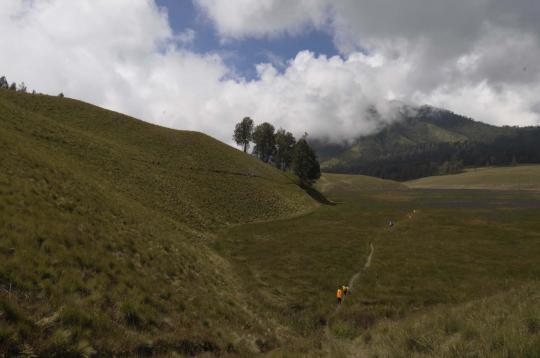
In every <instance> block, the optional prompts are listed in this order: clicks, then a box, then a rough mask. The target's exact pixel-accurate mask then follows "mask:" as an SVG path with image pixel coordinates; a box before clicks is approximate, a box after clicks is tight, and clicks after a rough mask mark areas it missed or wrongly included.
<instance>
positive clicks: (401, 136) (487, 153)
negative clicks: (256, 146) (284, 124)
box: [312, 106, 540, 180]
mask: <svg viewBox="0 0 540 358" xmlns="http://www.w3.org/2000/svg"><path fill="white" fill-rule="evenodd" d="M406 109H407V110H403V111H402V113H401V120H399V121H396V122H393V123H391V124H387V125H384V126H383V127H382V129H381V130H380V131H379V132H378V133H376V134H372V135H368V136H362V137H359V138H357V139H355V140H353V141H352V142H351V143H344V144H331V143H325V142H322V141H317V140H314V141H313V142H312V144H313V146H314V147H315V149H316V151H317V154H318V155H319V157H320V159H321V168H322V169H323V170H324V171H326V172H336V173H348V174H364V175H370V176H376V177H381V178H387V179H394V180H408V179H416V178H420V177H425V176H431V175H439V174H453V173H457V172H459V171H460V170H461V169H462V168H463V167H470V166H483V165H508V164H511V163H540V154H539V153H540V128H538V127H526V128H518V127H509V126H504V127H497V126H492V125H489V124H485V123H482V122H478V121H474V120H473V119H471V118H467V117H464V116H461V115H458V114H455V113H453V112H450V111H447V110H443V109H438V108H433V107H429V106H423V107H420V108H413V109H410V108H406ZM379 121H380V122H381V123H383V121H382V120H381V118H379Z"/></svg>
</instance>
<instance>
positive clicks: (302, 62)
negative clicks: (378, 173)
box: [0, 0, 540, 142]
mask: <svg viewBox="0 0 540 358" xmlns="http://www.w3.org/2000/svg"><path fill="white" fill-rule="evenodd" d="M198 1H199V6H200V7H201V8H203V9H206V10H204V11H205V12H206V14H207V15H208V16H209V17H210V18H211V19H212V21H214V22H215V24H216V28H217V29H218V30H219V31H220V33H221V34H223V37H224V39H227V40H228V41H234V39H235V38H243V37H248V36H255V37H260V36H280V34H283V33H285V32H287V33H290V34H294V33H297V32H300V31H304V30H305V29H306V28H309V27H316V28H322V27H328V28H331V29H333V30H332V31H333V34H334V37H335V39H336V44H338V45H339V46H340V48H341V49H342V51H343V55H342V56H335V57H330V58H328V57H325V56H317V55H315V54H313V53H311V52H309V51H301V52H299V53H298V54H297V55H296V56H295V58H293V59H290V60H288V61H285V62H283V61H281V59H277V58H275V60H276V61H275V62H276V64H278V63H279V65H276V66H278V69H279V70H278V69H277V68H276V67H274V65H272V64H269V63H267V64H260V65H259V66H258V67H257V71H258V73H259V76H260V77H259V78H257V79H256V80H253V81H246V80H244V79H241V78H238V77H237V76H235V74H234V73H233V72H232V70H231V69H230V68H228V67H227V66H226V65H225V64H224V62H223V59H222V57H221V56H220V55H217V54H206V55H201V54H196V53H193V52H191V51H190V50H189V46H187V45H189V44H190V43H191V42H192V41H194V40H195V41H196V34H195V32H193V30H190V29H186V30H185V31H184V32H182V33H181V34H176V35H175V34H173V32H172V30H171V28H170V26H169V23H168V18H167V14H166V13H165V12H163V11H162V10H160V9H159V8H158V7H157V6H156V5H155V3H154V2H153V1H151V0H136V1H134V0H115V1H106V0H80V1H77V2H74V1H72V0H33V1H21V0H4V1H2V4H1V5H0V43H1V44H2V52H3V53H5V54H9V56H1V57H0V72H2V73H3V74H6V75H7V76H8V79H10V80H17V81H25V82H26V83H27V84H28V85H29V87H30V88H36V89H37V90H39V91H43V92H47V93H52V94H56V93H59V92H60V91H63V92H65V93H66V95H68V96H72V97H75V98H80V99H83V100H86V101H89V102H92V103H95V104H97V105H101V106H105V107H107V108H110V109H114V110H118V111H121V112H125V113H128V114H131V115H134V116H137V117H139V118H142V119H145V120H147V121H151V122H154V123H158V124H161V125H165V126H168V127H173V128H178V129H191V130H200V131H203V132H206V133H208V134H211V135H213V136H216V137H217V138H219V139H221V140H224V141H226V142H230V138H231V131H232V128H233V127H234V123H235V122H236V121H238V120H239V119H240V118H242V117H244V116H246V115H249V116H252V117H253V118H254V119H255V120H256V121H258V122H262V121H269V122H272V123H274V124H275V125H276V126H278V127H279V126H282V127H284V128H287V129H289V130H293V131H294V132H295V133H296V134H297V135H299V134H302V133H303V132H304V131H308V132H309V133H310V134H311V135H313V136H327V137H330V138H331V139H335V140H341V139H350V138H352V137H354V136H357V135H359V134H365V133H369V132H372V131H374V130H376V129H377V128H378V126H379V125H380V124H379V123H378V122H377V121H374V120H373V119H372V118H370V117H369V116H367V115H366V110H367V109H368V108H370V106H373V105H375V106H376V107H377V108H378V109H379V111H381V112H382V114H383V115H385V116H386V117H387V118H388V120H393V119H394V113H395V112H394V110H393V107H392V102H389V101H390V100H398V101H403V102H413V103H419V104H423V103H424V102H427V103H430V104H433V105H437V106H440V107H448V108H450V109H452V110H454V111H456V112H461V113H464V114H466V115H470V116H473V117H475V118H478V119H481V120H484V121H486V122H490V123H497V124H503V123H505V124H524V125H525V124H533V123H537V121H538V108H540V104H539V100H538V97H537V96H536V94H537V93H539V92H538V90H539V89H540V85H539V84H540V75H539V74H540V68H539V66H540V65H538V63H539V62H538V61H536V59H537V58H539V56H540V47H539V44H540V41H539V39H538V37H539V36H538V34H537V33H535V32H534V31H533V29H536V28H537V27H536V26H537V25H536V24H532V23H530V24H529V23H528V25H527V26H522V27H519V26H517V25H516V24H515V22H512V21H510V20H508V19H507V18H505V19H504V21H503V20H500V19H498V17H497V16H495V15H494V14H495V12H494V14H493V15H490V17H489V19H488V20H489V21H488V20H486V21H481V19H482V17H481V16H480V18H478V17H474V16H472V15H471V16H469V15H467V16H464V18H461V17H460V16H458V15H459V13H456V12H455V11H456V10H455V9H454V10H453V11H454V12H450V13H449V15H451V16H454V17H456V21H457V20H459V21H458V22H457V23H456V26H458V25H459V26H460V27H461V29H459V30H456V33H455V34H447V33H446V32H448V31H450V30H451V29H452V28H453V27H452V26H451V22H450V21H449V20H444V21H443V20H441V26H442V29H439V30H436V31H435V32H434V33H433V34H432V31H431V30H433V29H432V27H436V25H437V24H438V22H439V20H438V19H437V16H438V15H440V14H438V12H437V9H436V8H435V7H432V6H428V7H427V9H424V10H422V9H418V11H420V13H419V14H420V15H421V16H425V17H429V19H428V20H429V21H428V20H426V22H425V23H424V24H423V25H422V26H421V28H420V30H416V29H415V28H414V26H413V25H412V24H410V23H408V22H412V21H414V19H415V16H414V14H415V11H414V9H405V8H403V9H399V10H400V11H401V12H402V13H403V18H404V19H400V17H399V16H397V15H395V14H392V15H391V16H389V17H388V16H387V17H385V13H384V12H383V11H379V9H378V8H377V7H376V6H367V5H369V3H370V2H369V1H358V2H357V1H350V2H349V1H341V2H339V1H336V2H332V4H334V5H332V6H330V5H329V3H328V2H327V0H317V1H307V0H305V1H299V2H291V1H284V0H261V1H247V0H238V1H235V2H230V1H218V0H198ZM463 1H465V0H463ZM493 1H494V0H482V1H480V2H478V3H479V4H484V3H489V4H491V3H493ZM522 1H526V0H522ZM386 3H388V4H390V2H389V1H386ZM392 3H393V2H392ZM424 3H425V2H423V1H421V0H410V1H409V4H412V5H411V6H416V7H417V8H418V7H421V6H420V5H422V4H424ZM357 4H358V5H357ZM361 4H364V5H365V7H362V6H360V5H361ZM534 5H535V3H531V6H534ZM388 6H390V5H388ZM464 6H465V5H464ZM478 6H480V5H478ZM442 9H443V10H444V11H448V12H449V11H451V9H450V8H449V7H448V6H443V7H442ZM480 10H481V9H480ZM480 10H478V9H476V10H475V9H474V8H468V7H467V8H465V9H462V10H460V11H470V12H471V14H473V15H474V14H479V13H481V11H480ZM490 11H491V10H490ZM492 11H494V10H492ZM370 16H372V17H374V18H377V19H378V20H377V21H375V20H370V21H368V20H369V19H368V18H369V17H370ZM431 17H434V18H431ZM439 17H440V16H439ZM469 18H470V19H473V18H474V19H475V20H476V21H478V23H480V25H478V26H477V25H476V24H469V22H470V21H472V20H468V19H469ZM392 21H394V22H399V21H404V22H405V24H403V25H400V24H399V23H398V24H393V23H391V22H392ZM416 21H419V20H418V19H417V20H416ZM359 22H362V24H359ZM378 22H380V24H379V23H378ZM392 26H394V27H393V30H392ZM466 29H469V30H466ZM465 30H466V31H465ZM463 31H465V32H467V33H470V34H474V36H472V35H471V37H470V38H469V37H464V39H462V42H463V43H460V42H459V41H458V38H459V37H460V36H462V35H463V33H462V32H463ZM430 36H431V37H430ZM444 41H446V42H444ZM359 46H361V47H366V48H369V49H370V50H369V52H367V53H368V54H365V53H362V52H359V51H358V49H359ZM508 54H511V55H508ZM278 60H279V61H278Z"/></svg>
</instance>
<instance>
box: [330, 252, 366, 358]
mask: <svg viewBox="0 0 540 358" xmlns="http://www.w3.org/2000/svg"><path fill="white" fill-rule="evenodd" d="M369 248H370V251H369V255H368V257H367V258H366V262H365V263H364V266H363V267H362V269H361V270H360V271H358V272H357V273H355V274H354V275H353V276H352V277H351V278H350V279H349V283H348V286H349V290H350V291H351V292H353V287H354V283H355V282H356V280H357V279H358V278H359V277H360V276H361V275H362V273H364V272H365V271H366V270H367V269H368V268H369V267H370V266H371V258H372V257H373V253H374V252H375V246H373V243H372V242H370V243H369ZM345 299H346V298H345V296H344V297H343V302H345ZM340 309H341V305H337V306H336V308H335V309H334V311H333V312H332V314H331V315H330V316H329V317H328V320H327V321H326V326H325V327H324V335H325V336H326V341H327V342H328V343H329V345H330V346H333V345H334V337H333V336H332V332H331V331H330V320H331V319H332V318H333V317H334V316H335V315H336V314H337V313H338V312H339V310H340ZM330 346H328V347H327V353H328V356H332V348H331V347H330Z"/></svg>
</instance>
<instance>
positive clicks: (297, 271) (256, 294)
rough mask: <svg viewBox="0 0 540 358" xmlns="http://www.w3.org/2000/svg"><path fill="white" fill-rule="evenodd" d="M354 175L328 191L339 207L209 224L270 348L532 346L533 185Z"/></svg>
mask: <svg viewBox="0 0 540 358" xmlns="http://www.w3.org/2000/svg"><path fill="white" fill-rule="evenodd" d="M340 179H341V180H342V179H343V178H340ZM327 184H328V183H327ZM358 184H360V183H358V182H355V183H354V187H351V186H347V185H341V186H340V187H339V189H337V188H334V189H333V191H332V192H331V193H329V198H330V199H331V200H334V201H336V202H340V204H338V205H335V206H323V207H321V208H319V209H317V210H316V211H314V212H312V213H310V214H307V215H304V216H301V217H297V218H294V219H290V220H281V221H274V222H268V223H260V224H250V225H242V226H238V227H234V228H230V229H226V230H223V231H220V232H217V234H216V239H215V241H214V244H213V245H214V247H215V248H216V249H217V250H218V252H219V253H221V254H222V255H224V256H225V257H226V258H227V259H229V260H231V262H233V267H234V270H235V271H236V272H237V273H238V274H239V275H240V276H241V277H242V278H243V282H244V283H245V286H244V289H245V292H246V294H248V295H249V297H250V302H251V305H252V306H253V307H252V309H253V310H255V311H258V312H260V313H261V314H262V315H267V316H269V317H268V318H269V319H272V320H274V321H275V322H276V324H277V325H278V326H281V327H283V329H282V330H281V331H280V332H278V334H277V335H276V341H275V342H262V344H263V345H265V347H266V350H267V351H268V354H269V355H270V356H291V355H292V356H297V355H305V356H314V355H321V356H324V355H327V354H328V352H329V351H328V350H329V349H330V353H331V354H330V355H331V356H366V357H376V356H379V357H386V356H388V357H396V356H397V357H399V356H402V357H409V356H433V357H441V356H449V357H450V356H460V357H461V356H480V357H491V356H530V357H533V356H538V355H539V354H540V309H539V307H540V305H539V303H540V301H539V300H540V284H539V282H538V279H539V278H540V266H539V265H538V259H539V258H540V220H538V218H540V193H536V192H522V191H500V190H499V191H487V190H440V189H438V190H407V189H403V188H402V187H400V186H396V187H395V188H394V189H388V188H387V189H386V190H384V191H383V190H369V187H368V188H365V190H358ZM389 220H392V221H394V222H395V225H394V226H392V227H390V226H389V225H388V222H389ZM370 243H373V245H374V247H375V254H374V255H373V257H372V261H371V266H370V267H369V268H368V269H366V270H365V271H363V272H362V274H361V275H360V276H359V277H358V280H357V281H356V282H355V284H354V285H355V287H354V290H353V293H352V295H351V296H350V297H348V298H347V300H346V301H345V302H344V305H343V306H342V307H341V309H340V310H338V311H337V312H335V314H334V309H335V292H336V289H337V287H338V286H339V285H342V284H345V283H347V282H348V280H349V279H350V278H351V277H352V276H353V275H354V274H355V273H356V272H359V271H360V270H362V267H363V266H364V265H365V261H366V257H367V255H368V253H369V251H370V249H369V244H370ZM518 303H519V304H518ZM326 327H329V330H330V332H331V340H332V342H328V340H329V339H328V337H327V336H325V333H324V332H325V328H326Z"/></svg>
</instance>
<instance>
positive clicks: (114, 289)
mask: <svg viewBox="0 0 540 358" xmlns="http://www.w3.org/2000/svg"><path fill="white" fill-rule="evenodd" d="M0 153H1V155H0V167H1V168H2V170H1V171H0V215H1V220H0V238H1V239H0V355H3V354H5V355H7V356H13V355H20V354H26V355H32V354H37V355H40V356H54V355H57V356H81V355H85V354H86V355H89V354H91V353H92V352H94V351H99V352H100V354H104V355H113V354H125V355H133V354H141V355H149V354H158V355H159V354H163V355H167V352H169V351H176V352H179V353H182V354H186V355H192V354H198V353H202V352H206V351H208V352H213V353H221V354H223V353H226V352H227V351H230V352H244V351H247V352H249V351H252V350H254V349H257V345H256V344H255V343H254V342H255V341H256V340H258V341H259V342H265V341H266V340H271V337H269V336H268V335H269V333H268V332H267V328H268V327H272V322H271V321H265V320H263V319H261V318H260V317H259V315H258V314H257V313H256V312H253V305H252V306H249V305H248V299H249V297H247V296H246V295H245V294H243V292H245V287H243V286H242V282H241V281H240V280H239V279H238V278H237V276H236V274H235V273H234V271H233V270H232V269H231V268H230V267H229V264H228V263H227V262H226V261H225V260H223V259H222V258H221V257H220V256H218V255H216V254H215V253H214V252H213V251H212V250H211V249H209V248H208V247H207V245H206V244H205V242H206V240H207V236H208V235H209V234H208V232H209V231H208V229H209V228H212V227H217V226H225V225H227V224H237V223H245V222H251V221H261V220H269V219H275V218H279V217H285V216H291V215H295V214H298V213H301V212H305V211H308V210H311V209H313V208H315V207H316V205H317V204H316V203H315V202H314V201H313V200H312V199H311V198H310V197H309V196H307V195H306V194H305V193H304V192H303V191H302V190H300V189H299V188H298V186H297V185H295V183H294V181H293V180H292V179H291V178H289V177H287V176H286V175H284V174H283V173H281V172H279V171H277V170H275V169H274V168H272V167H270V166H267V165H265V164H263V163H261V162H259V161H258V160H256V159H254V158H252V157H250V156H248V155H245V154H244V153H241V152H240V151H238V150H235V149H234V148H230V147H229V146H227V145H224V144H222V143H220V142H218V141H216V140H214V139H212V138H210V137H208V136H206V135H203V134H200V133H194V132H182V131H175V130H170V129H166V128H161V127H158V126H154V125H150V124H147V123H144V122H141V121H138V120H136V119H133V118H129V117H126V116H123V115H120V114H118V113H115V112H111V111H106V110H103V109H101V108H98V107H95V106H91V105H88V104H85V103H82V102H79V101H75V100H70V99H64V98H57V97H49V96H32V95H27V94H20V93H13V92H9V91H0ZM249 307H251V308H249ZM246 327H249V329H247V328H246ZM248 331H249V337H248V336H247V333H246V332H248Z"/></svg>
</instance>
